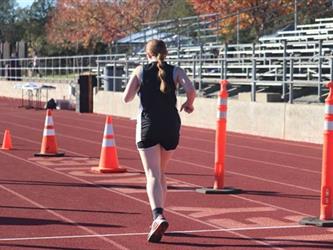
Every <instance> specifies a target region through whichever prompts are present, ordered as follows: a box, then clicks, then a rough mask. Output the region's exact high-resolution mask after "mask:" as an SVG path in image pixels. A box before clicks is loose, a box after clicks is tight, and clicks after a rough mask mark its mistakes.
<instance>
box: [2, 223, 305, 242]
mask: <svg viewBox="0 0 333 250" xmlns="http://www.w3.org/2000/svg"><path fill="white" fill-rule="evenodd" d="M300 227H308V226H305V225H290V226H271V227H243V228H228V229H226V228H219V229H198V230H181V231H169V232H167V233H168V234H177V233H212V232H235V231H254V230H277V229H290V228H300ZM146 234H147V233H114V234H112V233H111V234H84V235H59V236H41V237H21V238H0V241H32V240H58V239H77V238H98V237H124V236H141V235H146Z"/></svg>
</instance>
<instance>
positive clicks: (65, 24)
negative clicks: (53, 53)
mask: <svg viewBox="0 0 333 250" xmlns="http://www.w3.org/2000/svg"><path fill="white" fill-rule="evenodd" d="M160 3H161V0H126V1H106V0H94V1H91V0H80V1H78V0H58V1H57V3H56V7H55V9H54V11H53V13H52V18H51V19H50V21H49V23H48V40H49V42H50V43H53V44H57V45H60V46H64V47H73V46H76V47H77V48H78V47H80V46H82V47H84V48H88V49H89V50H90V52H93V51H94V49H95V48H96V46H97V45H98V44H99V43H106V44H110V43H112V42H113V41H115V40H117V39H118V38H121V37H123V36H125V35H126V34H128V33H130V32H131V31H133V30H137V29H138V28H139V27H140V25H141V24H142V23H143V22H146V21H148V20H150V19H151V18H152V17H153V16H154V14H155V13H156V12H157V11H158V10H159V8H160Z"/></svg>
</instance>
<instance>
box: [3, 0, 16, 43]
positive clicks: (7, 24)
mask: <svg viewBox="0 0 333 250" xmlns="http://www.w3.org/2000/svg"><path fill="white" fill-rule="evenodd" d="M15 3H16V2H15V0H2V1H0V41H8V42H14V41H15V40H16V37H17V33H16V31H15V30H16V29H15V18H16V13H15V6H16V5H15Z"/></svg>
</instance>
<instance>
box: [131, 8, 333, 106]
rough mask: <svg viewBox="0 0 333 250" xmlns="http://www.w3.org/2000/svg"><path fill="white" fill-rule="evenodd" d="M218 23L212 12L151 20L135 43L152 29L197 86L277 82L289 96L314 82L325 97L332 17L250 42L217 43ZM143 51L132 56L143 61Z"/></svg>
mask: <svg viewBox="0 0 333 250" xmlns="http://www.w3.org/2000/svg"><path fill="white" fill-rule="evenodd" d="M218 22H219V20H218V19H217V16H215V15H214V14H211V15H206V16H201V17H188V18H184V19H177V20H176V21H175V20H173V21H171V20H167V21H160V22H155V23H147V24H145V25H144V29H143V30H144V32H143V33H141V35H136V39H137V40H136V41H133V42H134V43H140V44H142V45H143V44H144V43H145V42H146V41H148V40H149V39H151V38H153V37H152V36H149V30H151V29H154V32H155V33H156V34H159V37H158V38H160V39H163V40H165V41H166V42H167V43H168V51H169V56H168V58H169V61H170V62H171V63H174V64H177V65H180V66H182V67H183V68H184V69H185V70H186V71H187V73H188V74H189V76H190V77H191V78H192V80H193V81H194V82H196V83H197V85H198V87H199V91H202V89H203V88H205V86H207V85H211V84H216V83H218V82H219V80H220V79H221V78H224V79H225V78H226V79H228V80H229V82H230V83H231V85H234V86H244V85H247V86H249V87H250V88H251V89H252V93H255V92H256V91H258V90H259V89H260V88H267V87H269V86H279V87H281V95H282V96H283V97H284V98H285V96H287V95H288V94H289V93H291V92H292V88H295V87H300V88H308V87H311V88H315V89H317V93H316V94H317V97H318V100H319V99H320V98H321V97H322V94H323V92H322V90H323V84H324V83H326V82H327V81H328V80H330V79H332V74H333V70H332V65H333V63H332V62H333V60H332V51H333V18H331V17H328V18H318V19H315V22H314V23H312V24H302V25H297V26H296V28H294V29H293V30H281V31H277V32H276V33H275V34H273V35H267V36H263V37H260V38H259V40H258V42H257V43H248V44H223V43H221V42H219V37H218V35H217V33H218V30H219V28H218V25H217V24H218ZM193 34H194V35H193ZM154 38H156V37H154ZM142 47H143V46H142ZM144 56H145V54H144V51H143V50H141V51H139V52H137V53H134V54H133V55H132V56H130V57H129V58H130V59H131V60H137V61H138V60H140V61H142V60H144ZM208 87H209V86H208ZM203 93H204V91H203ZM204 94H205V93H204ZM289 95H290V94H289ZM292 98H293V97H292V96H290V97H289V99H290V100H291V99H292Z"/></svg>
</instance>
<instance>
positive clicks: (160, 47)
mask: <svg viewBox="0 0 333 250" xmlns="http://www.w3.org/2000/svg"><path fill="white" fill-rule="evenodd" d="M146 53H147V54H150V55H151V56H155V57H156V58H157V68H158V77H159V78H160V80H161V84H160V90H161V92H162V93H166V92H168V90H169V89H168V85H167V82H166V72H165V68H164V64H163V62H164V59H165V57H166V56H167V54H168V50H167V48H166V45H165V43H164V42H163V41H162V40H157V39H153V40H150V41H149V42H148V43H147V45H146Z"/></svg>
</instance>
